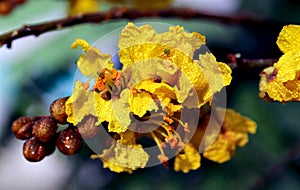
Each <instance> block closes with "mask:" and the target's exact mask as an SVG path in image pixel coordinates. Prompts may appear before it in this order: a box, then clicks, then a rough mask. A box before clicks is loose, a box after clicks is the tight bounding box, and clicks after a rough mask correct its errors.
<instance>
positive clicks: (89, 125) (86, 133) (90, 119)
mask: <svg viewBox="0 0 300 190" xmlns="http://www.w3.org/2000/svg"><path fill="white" fill-rule="evenodd" d="M96 122H97V118H96V117H94V116H91V115H89V116H86V117H85V118H84V119H83V120H82V121H81V122H80V123H78V125H77V128H78V131H79V133H80V135H81V137H82V138H84V139H89V138H93V137H94V136H96V135H97V133H98V132H99V126H97V125H96Z"/></svg>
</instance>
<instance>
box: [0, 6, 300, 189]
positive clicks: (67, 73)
mask: <svg viewBox="0 0 300 190" xmlns="http://www.w3.org/2000/svg"><path fill="white" fill-rule="evenodd" d="M176 4H177V6H183V5H186V6H189V7H195V8H197V9H199V10H201V11H206V12H208V13H209V14H218V15H222V14H226V15H230V14H239V15H249V16H251V17H254V18H259V19H262V20H264V19H267V20H272V21H274V22H277V23H298V24H299V23H300V3H299V1H296V0H289V1H279V0H268V1H267V0H251V1H250V0H228V1H227V0H213V1H209V0H199V1H197V0H191V1H188V2H187V1H183V0H181V1H180V0H178V1H176ZM193 5H197V6H193ZM101 8H102V9H103V10H106V9H108V8H109V5H108V4H104V5H103V6H102V7H101ZM67 9H68V4H67V2H66V1H63V0H27V2H26V3H24V4H23V5H21V6H19V7H17V8H16V9H15V10H14V11H13V12H12V13H11V14H9V15H8V16H2V17H0V32H1V33H5V32H7V31H10V30H12V29H15V28H18V27H21V26H22V25H24V24H33V23H38V22H43V21H48V20H53V19H57V18H63V17H65V16H66V15H67ZM146 21H151V22H153V21H158V22H164V23H169V24H174V25H182V26H184V27H185V28H186V30H188V31H197V32H200V33H202V34H204V35H205V36H206V37H207V45H208V47H209V48H210V50H211V51H212V52H213V53H214V54H215V55H216V57H217V59H218V60H219V61H226V55H227V54H228V53H241V54H242V55H243V56H244V57H245V58H278V57H279V56H280V55H281V53H280V51H279V50H278V48H277V46H276V43H275V42H276V37H277V35H278V33H279V32H280V28H278V27H277V28H276V27H273V28H272V27H259V28H258V27H253V26H251V25H240V24H233V23H231V24H226V23H220V22H215V21H211V20H205V19H198V20H181V19H171V18H170V19H141V20H136V21H135V22H146ZM126 23H127V21H126V20H119V21H110V22H106V23H102V24H82V25H78V26H74V27H71V28H67V29H62V30H59V31H54V32H48V33H45V34H42V35H40V36H39V37H26V38H22V39H18V40H16V41H14V42H13V45H12V48H11V49H7V48H6V47H2V48H0V67H1V69H0V76H1V79H2V82H1V83H0V89H1V91H0V99H1V102H0V138H1V146H0V189H33V190H35V189H39V190H48V189H49V190H53V189H125V190H127V189H128V190H135V189H144V190H148V189H149V190H150V189H158V190H159V189H163V190H169V189H170V190H180V189H251V188H252V189H259V188H260V189H289V190H293V189H294V190H297V189H300V144H299V143H300V138H299V137H300V131H299V129H300V126H299V125H300V117H299V114H300V105H299V103H286V104H281V103H269V102H265V101H263V100H261V99H260V98H259V97H258V81H259V76H258V74H259V71H255V72H252V71H250V70H242V71H240V70H238V71H236V70H235V71H234V73H233V76H234V79H233V82H232V85H231V87H229V88H227V92H228V107H230V108H234V109H235V110H237V111H238V112H240V113H241V114H243V115H245V116H247V117H249V118H251V119H253V120H254V121H256V122H257V125H258V130H257V133H256V134H255V135H253V136H251V137H250V141H249V143H248V144H247V145H246V146H245V147H243V148H238V149H237V151H236V155H235V156H234V157H233V158H232V159H231V160H230V161H229V162H227V163H225V164H215V163H213V162H210V161H208V160H205V159H202V166H201V168H200V169H199V170H197V171H193V172H190V173H188V174H183V173H180V172H179V173H176V172H174V171H172V169H169V170H166V169H165V168H163V167H162V166H155V167H152V168H147V169H144V170H138V171H136V172H134V173H133V174H116V173H111V172H110V171H109V170H107V169H102V164H101V162H100V161H99V160H91V159H89V153H90V151H89V150H88V148H87V147H86V148H84V150H83V151H82V153H80V154H79V155H77V156H70V157H66V156H63V155H62V154H60V153H59V152H58V151H56V152H55V153H54V154H53V155H51V156H50V157H47V158H45V159H44V160H43V161H41V162H39V163H29V162H27V161H26V160H25V159H24V158H23V155H22V143H23V142H22V141H19V140H16V139H15V138H13V136H12V134H11V131H10V127H11V123H12V122H13V120H14V119H16V118H17V117H19V116H23V115H48V108H49V105H50V103H51V102H52V101H53V100H54V99H56V98H59V97H64V96H68V95H70V94H71V92H72V87H73V80H74V75H75V71H76V64H75V62H76V59H77V58H78V57H79V55H80V54H81V53H82V52H81V50H72V49H71V48H70V45H71V44H72V42H73V41H74V40H75V39H76V38H83V39H85V40H87V41H88V42H89V43H91V44H93V43H94V42H96V41H97V40H98V39H99V38H101V37H102V36H104V35H105V34H107V33H109V32H111V31H113V30H115V29H117V28H119V27H122V26H124V25H126Z"/></svg>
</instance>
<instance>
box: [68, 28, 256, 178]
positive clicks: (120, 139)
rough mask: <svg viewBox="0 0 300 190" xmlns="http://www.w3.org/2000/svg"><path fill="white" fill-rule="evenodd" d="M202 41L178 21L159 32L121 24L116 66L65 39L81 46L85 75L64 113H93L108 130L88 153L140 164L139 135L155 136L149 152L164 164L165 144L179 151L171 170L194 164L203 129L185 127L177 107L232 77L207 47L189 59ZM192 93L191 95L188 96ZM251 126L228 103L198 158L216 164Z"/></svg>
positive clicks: (77, 117)
mask: <svg viewBox="0 0 300 190" xmlns="http://www.w3.org/2000/svg"><path fill="white" fill-rule="evenodd" d="M205 43H206V42H205V37H204V36H202V35H201V34H199V33H196V32H193V33H187V32H185V31H184V28H183V27H180V26H171V27H170V28H169V31H167V32H164V33H160V34H158V33H156V31H155V30H154V29H153V28H152V27H151V26H150V25H143V26H136V25H134V24H133V23H128V25H127V26H126V27H125V28H124V29H123V30H122V31H121V33H120V35H119V43H118V47H119V52H118V55H119V58H120V62H121V63H122V64H123V66H122V70H116V69H115V68H113V63H112V62H111V55H108V54H103V53H102V52H101V51H100V50H99V49H97V48H95V47H92V46H90V45H89V44H88V43H87V42H86V41H84V40H81V39H77V40H76V41H75V42H74V43H73V44H72V45H71V47H72V48H77V47H78V46H80V47H82V49H83V50H84V52H85V53H84V54H83V55H81V56H80V58H79V59H78V61H77V65H78V68H79V70H80V71H81V73H82V74H83V75H84V76H86V77H87V78H88V79H87V81H84V82H82V81H76V84H75V87H74V91H73V94H72V95H71V96H70V98H69V99H68V101H67V102H66V113H67V115H68V118H67V120H68V122H69V123H72V124H73V125H77V124H78V123H80V122H81V121H82V120H83V119H84V118H85V117H86V116H89V115H92V116H95V117H96V118H97V123H96V125H100V124H103V125H106V127H105V128H106V130H107V132H109V133H110V134H114V135H113V139H114V140H113V142H112V143H111V145H110V147H109V148H107V149H104V150H103V153H102V154H100V155H93V156H92V158H100V159H101V160H102V161H103V164H104V167H105V168H109V169H110V170H111V171H114V172H129V173H131V172H132V171H133V170H136V169H137V168H144V167H146V165H147V163H148V161H149V155H148V153H147V152H146V150H145V148H143V144H138V143H137V142H138V140H139V139H140V138H144V137H145V138H149V139H152V140H153V141H154V142H155V143H156V145H157V147H158V149H159V152H160V153H159V154H158V155H156V159H157V160H158V161H159V162H161V163H163V164H164V165H165V166H166V167H167V166H168V160H169V159H170V158H171V157H170V156H169V155H168V154H167V153H166V148H167V147H169V148H170V149H171V150H174V151H175V152H177V153H178V154H176V156H175V161H174V170H175V171H183V172H185V173H186V172H189V171H190V170H195V169H198V168H199V167H200V161H201V156H200V153H199V151H198V149H197V147H198V146H199V142H200V141H201V138H202V136H203V134H204V130H202V129H201V128H197V129H196V130H195V131H191V130H192V129H191V128H190V123H189V121H182V120H181V118H180V117H181V114H182V112H183V109H185V110H194V109H199V108H200V107H201V106H203V105H210V103H211V101H212V98H213V96H214V94H215V93H217V92H219V91H220V90H221V89H222V88H223V87H224V86H226V85H229V84H230V81H231V69H230V68H229V67H228V66H227V65H226V64H224V63H221V62H217V61H216V58H215V57H214V56H213V54H211V53H208V52H206V53H203V54H200V55H199V57H198V58H199V59H198V60H194V57H195V55H194V54H195V51H196V50H197V49H199V48H200V47H201V46H203V45H205ZM92 81H93V82H92ZM93 83H94V84H93ZM193 96H195V97H196V100H195V99H192V100H191V97H193ZM196 119H198V118H196ZM197 121H198V120H197ZM191 122H192V121H191ZM203 122H204V123H205V121H203ZM255 129H256V125H255V123H254V122H252V121H251V120H249V119H247V118H244V117H242V116H241V115H240V114H238V113H235V112H234V111H232V110H227V111H226V117H225V121H224V124H223V126H222V130H221V133H220V134H219V136H218V137H217V139H216V141H215V142H214V143H213V144H212V145H211V146H209V147H208V149H206V150H205V152H204V157H206V158H208V159H211V160H213V161H216V162H219V163H222V162H224V161H227V160H229V159H230V156H231V155H232V154H233V152H234V149H235V146H244V145H245V144H246V143H247V141H248V135H247V133H248V132H250V133H255ZM179 131H180V132H181V133H180V132H179ZM192 132H195V134H194V137H193V139H196V140H192V141H191V142H189V140H190V139H187V140H186V137H187V136H189V135H191V134H190V133H192ZM192 135H193V134H192ZM196 137H197V138H196ZM198 137H199V138H198ZM195 142H196V143H195Z"/></svg>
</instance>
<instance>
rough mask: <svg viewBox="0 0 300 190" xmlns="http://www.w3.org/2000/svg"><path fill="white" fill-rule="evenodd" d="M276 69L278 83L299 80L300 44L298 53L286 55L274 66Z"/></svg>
mask: <svg viewBox="0 0 300 190" xmlns="http://www.w3.org/2000/svg"><path fill="white" fill-rule="evenodd" d="M274 67H275V68H276V69H277V70H278V73H277V75H276V78H275V80H277V81H278V82H279V81H280V82H288V81H291V80H298V78H299V76H300V44H299V49H298V51H296V52H292V51H289V52H287V53H285V54H284V55H282V56H281V57H280V59H279V60H278V62H277V63H275V64H274Z"/></svg>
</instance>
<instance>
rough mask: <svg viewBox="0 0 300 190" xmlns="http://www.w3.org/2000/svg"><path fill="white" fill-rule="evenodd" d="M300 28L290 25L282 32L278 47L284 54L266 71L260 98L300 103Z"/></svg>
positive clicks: (260, 85) (261, 82) (260, 87)
mask: <svg viewBox="0 0 300 190" xmlns="http://www.w3.org/2000/svg"><path fill="white" fill-rule="evenodd" d="M299 38H300V26H298V25H288V26H285V27H283V29H282V31H281V32H280V34H279V36H278V39H277V45H278V47H279V48H280V50H281V51H282V52H283V53H284V55H282V56H281V57H280V59H279V60H278V62H277V63H275V64H274V66H273V67H268V68H266V69H264V70H263V71H262V73H261V80H260V84H259V90H260V93H259V95H260V97H262V98H264V99H266V100H268V99H272V100H274V101H280V102H287V101H300V40H299Z"/></svg>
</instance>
